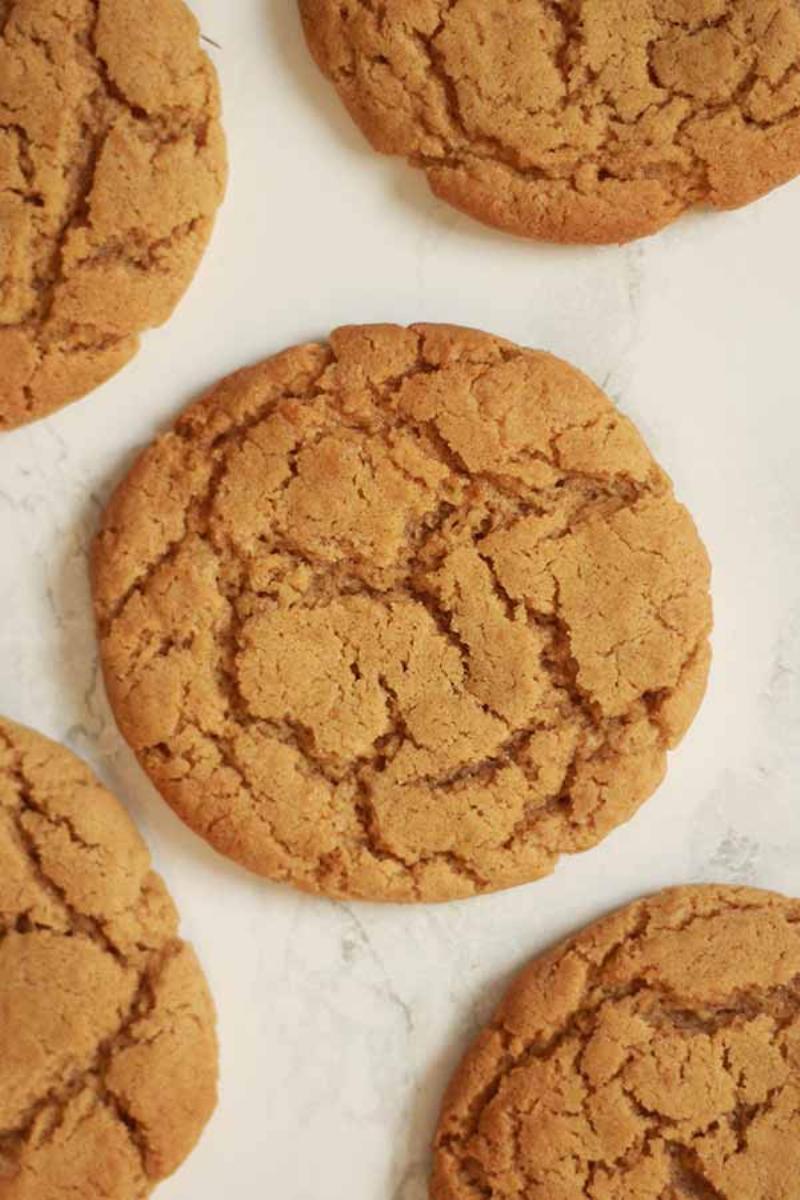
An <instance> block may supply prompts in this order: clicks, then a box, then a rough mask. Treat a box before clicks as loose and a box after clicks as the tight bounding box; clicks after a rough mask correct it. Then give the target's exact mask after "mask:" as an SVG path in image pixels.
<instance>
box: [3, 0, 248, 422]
mask: <svg viewBox="0 0 800 1200" xmlns="http://www.w3.org/2000/svg"><path fill="white" fill-rule="evenodd" d="M197 34H198V30H197V23H196V21H195V19H194V17H193V16H192V14H191V13H190V11H189V10H188V8H186V7H185V5H184V4H183V2H182V0H141V2H140V3H137V4H135V5H132V4H130V3H129V2H128V0H0V376H1V377H2V380H3V389H2V395H0V431H2V430H3V429H9V428H12V427H14V426H17V425H21V424H23V423H25V422H26V421H31V420H34V419H36V418H38V417H42V416H44V415H46V414H47V413H49V412H51V411H53V410H54V409H56V408H59V407H60V406H61V405H63V404H66V403H68V402H69V401H71V400H76V399H78V398H79V397H80V396H83V395H85V394H86V393H87V392H89V391H91V390H92V389H93V388H95V387H97V386H98V385H99V384H100V383H102V382H103V381H104V380H106V379H108V378H109V377H110V376H111V375H113V374H114V372H115V371H117V370H119V368H120V367H122V366H123V365H124V364H125V363H126V362H127V361H128V359H130V358H131V356H132V355H133V354H134V353H135V352H136V349H137V347H138V335H139V334H140V333H141V332H142V331H144V330H146V329H148V328H150V327H151V326H154V325H159V324H161V323H162V322H163V321H165V320H166V319H167V317H168V316H169V314H170V313H171V311H172V309H173V308H174V306H175V304H176V303H177V302H178V300H179V298H180V296H181V295H182V293H183V292H184V290H185V288H186V287H187V286H188V284H189V282H190V280H191V277H192V275H193V274H194V271H195V268H196V266H197V263H198V261H199V259H200V256H201V254H202V252H203V249H204V248H205V244H206V242H207V240H208V236H209V233H210V231H211V226H212V222H213V218H214V214H215V211H216V209H217V206H218V205H219V203H220V200H221V199H222V193H223V190H224V185H225V174H226V168H225V147H224V140H223V135H222V131H221V128H220V124H219V100H218V93H217V82H216V76H215V73H214V70H213V67H212V66H211V64H210V62H209V61H208V59H207V57H206V56H205V54H203V52H202V51H201V50H200V47H199V44H198V36H197Z"/></svg>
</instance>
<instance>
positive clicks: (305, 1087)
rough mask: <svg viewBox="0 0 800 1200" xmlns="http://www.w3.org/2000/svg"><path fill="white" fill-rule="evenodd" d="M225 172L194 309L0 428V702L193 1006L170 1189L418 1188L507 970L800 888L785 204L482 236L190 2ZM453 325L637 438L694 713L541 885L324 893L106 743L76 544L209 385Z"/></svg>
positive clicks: (791, 332)
mask: <svg viewBox="0 0 800 1200" xmlns="http://www.w3.org/2000/svg"><path fill="white" fill-rule="evenodd" d="M194 7H195V9H196V11H197V12H198V15H199V17H200V19H201V22H202V25H203V30H204V32H205V34H206V35H207V36H208V37H209V38H211V39H213V40H214V41H215V42H216V43H218V45H219V48H218V49H217V48H215V47H213V46H211V47H209V49H210V51H211V53H212V54H213V57H214V59H215V61H216V64H217V66H218V68H219V70H220V73H221V77H222V85H223V95H224V102H225V111H226V125H227V130H228V137H229V144H230V157H231V165H232V170H231V182H230V189H229V194H228V198H227V201H226V204H225V206H224V209H223V210H222V213H221V216H220V219H219V224H218V227H217V231H216V235H215V237H214V240H213V242H212V245H211V248H210V250H209V253H208V255H207V257H206V259H205V261H204V263H203V265H202V267H201V270H200V272H199V274H198V277H197V279H196V282H195V284H194V285H193V287H192V289H191V291H190V293H189V295H188V296H187V297H186V299H185V300H184V302H183V304H182V305H181V307H180V308H179V310H178V312H177V313H176V314H175V316H174V318H173V319H172V320H171V321H170V322H169V323H168V325H167V326H166V327H165V328H163V329H161V330H159V331H157V332H154V333H152V334H150V335H148V336H147V337H146V338H145V340H144V343H143V347H142V350H141V352H140V354H139V355H138V357H137V358H136V359H135V361H134V362H133V363H132V364H131V365H130V366H129V367H128V368H127V369H126V370H125V371H124V372H123V373H122V374H120V375H118V376H117V377H116V379H114V380H112V381H111V382H110V383H109V384H107V385H106V386H105V387H103V388H102V389H100V390H99V391H98V392H96V393H95V394H94V395H92V396H91V397H90V398H88V399H86V400H84V401H83V402H81V403H79V404H76V405H73V406H72V407H70V408H68V409H66V410H64V411H63V412H61V413H59V414H57V415H56V416H54V417H51V418H50V419H49V420H46V421H42V422H40V423H39V424H36V425H33V426H30V427H28V428H26V429H23V430H20V431H18V432H16V433H14V434H10V435H6V436H5V437H3V438H2V439H0V562H1V563H2V568H0V711H3V712H4V713H6V714H7V715H9V716H11V717H13V718H15V719H17V720H19V721H23V722H26V723H28V724H31V725H33V726H36V727H37V728H39V729H40V730H42V731H43V732H45V733H47V734H49V735H51V736H53V737H55V738H58V739H61V740H63V741H65V742H66V743H67V744H68V745H69V746H71V747H72V748H73V749H74V750H75V751H77V752H78V753H79V754H81V755H83V756H84V757H85V758H86V759H88V760H89V762H90V763H91V764H92V765H93V766H94V767H95V769H96V770H97V771H98V772H99V773H100V775H101V776H102V777H103V778H104V779H105V780H106V781H107V782H108V783H109V784H110V785H111V786H112V788H113V789H114V790H115V791H116V792H117V793H118V794H119V796H120V797H121V798H122V799H123V800H124V801H125V802H126V803H127V804H128V806H129V807H130V810H131V812H132V813H133V815H134V817H135V818H136V820H137V821H138V822H139V824H140V826H141V827H142V829H143V830H144V832H145V835H146V836H147V838H148V839H149V841H150V844H151V846H152V849H153V854H154V857H155V860H156V863H157V865H158V867H159V869H160V870H161V871H162V872H163V873H164V875H165V876H166V878H167V880H168V882H169V885H170V887H171V889H172V890H173V892H174V894H175V896H176V899H177V900H178V902H179V904H180V907H181V910H182V914H183V918H184V929H185V931H186V933H187V935H188V936H189V937H190V938H191V939H192V940H193V941H194V942H195V943H196V945H197V948H198V950H199V953H200V956H201V958H202V960H203V963H204V964H205V966H206V968H207V971H208V974H209V976H210V980H211V984H212V987H213V990H214V993H215V996H216V1000H217V1004H218V1007H219V1015H220V1031H221V1039H222V1089H221V1101H220V1105H219V1109H218V1111H217V1114H216V1116H215V1117H214V1119H213V1122H212V1124H211V1126H210V1127H209V1130H208V1132H207V1135H206V1136H205V1138H204V1139H203V1141H202V1143H201V1145H200V1146H199V1148H198V1150H197V1151H196V1153H195V1154H194V1155H193V1157H192V1158H191V1159H190V1161H189V1162H188V1163H187V1164H186V1165H185V1167H184V1168H183V1169H182V1170H181V1171H180V1172H179V1173H178V1174H177V1175H176V1176H175V1178H174V1179H172V1180H171V1181H169V1182H168V1183H166V1184H165V1185H164V1186H163V1187H162V1189H161V1190H160V1191H159V1197H163V1200H188V1198H189V1197H191V1200H218V1197H219V1196H220V1195H224V1194H226V1192H227V1191H229V1190H230V1188H231V1185H232V1183H233V1181H235V1189H236V1196H237V1200H250V1198H252V1200H255V1198H256V1197H263V1196H266V1195H270V1196H272V1195H275V1196H280V1197H281V1198H282V1200H342V1198H343V1197H347V1200H424V1197H425V1196H426V1174H427V1169H428V1159H427V1151H428V1144H429V1140H430V1137H431V1134H432V1132H433V1127H434V1122H435V1116H436V1111H437V1107H438V1104H439V1100H440V1096H441V1092H442V1089H443V1087H444V1084H445V1082H446V1079H447V1076H448V1074H449V1072H450V1070H451V1069H452V1067H453V1066H454V1064H455V1062H456V1061H457V1059H458V1057H459V1056H460V1054H461V1052H462V1050H463V1049H464V1047H465V1044H466V1041H467V1039H468V1038H469V1037H470V1036H471V1035H472V1033H473V1032H474V1031H475V1030H476V1028H477V1027H478V1025H479V1024H480V1023H481V1022H482V1020H483V1019H484V1018H485V1017H486V1016H487V1015H488V1013H489V1011H490V1009H491V1008H492V1006H493V1004H494V1002H495V1000H496V999H497V997H498V994H499V991H500V990H501V989H502V987H503V986H504V985H505V983H506V981H507V980H508V978H509V975H510V974H511V973H512V972H513V971H514V970H515V969H516V968H517V967H518V966H519V965H520V964H521V963H523V962H524V961H525V960H526V959H527V958H529V957H530V956H531V955H532V954H535V953H536V952H537V951H539V950H541V949H543V948H544V947H545V946H547V945H548V944H549V943H551V942H552V941H553V940H554V939H556V938H558V937H559V936H561V935H562V934H564V933H566V932H568V931H569V930H572V929H574V928H575V927H576V926H579V925H581V924H584V923H586V922H588V921H589V920H591V919H592V918H594V917H596V916H599V915H600V914H602V913H604V912H605V911H607V910H608V909H609V908H611V907H613V906H615V905H618V904H620V903H622V902H625V901H627V900H629V899H631V898H633V897H635V896H638V895H640V894H642V893H644V892H648V891H651V890H654V889H656V888H659V887H661V886H663V885H666V884H670V883H682V882H687V881H694V880H718V881H731V882H744V883H753V884H759V885H762V886H766V887H773V888H777V889H780V890H783V891H787V892H792V893H795V894H800V803H799V802H798V800H799V799H800V798H799V797H798V782H799V781H800V686H798V670H799V669H800V463H799V461H798V459H799V452H800V370H798V358H799V356H800V284H799V283H798V276H797V266H796V252H797V229H798V215H799V214H800V182H797V183H795V184H793V185H790V186H788V187H786V188H783V189H782V190H780V191H778V192H776V193H774V194H773V195H772V196H770V197H769V198H767V199H766V200H764V201H762V202H761V203H759V204H757V205H755V206H753V207H751V208H749V209H746V210H744V211H740V212H737V213H732V214H724V215H718V214H714V215H699V216H692V217H689V218H686V219H684V220H682V221H681V222H679V223H678V224H677V225H676V226H674V227H673V228H672V229H670V230H668V231H667V232H665V233H663V234H661V235H660V236H658V237H656V238H653V239H650V240H648V241H645V242H641V243H639V244H636V245H633V246H631V247H627V248H621V249H619V248H609V249H591V250H583V249H563V248H562V249H559V248H554V247H548V246H537V245H533V244H530V245H529V244H526V243H524V242H521V241H515V240H514V239H512V238H508V237H505V236H503V235H501V234H497V233H493V232H491V231H488V230H484V229H482V228H481V227H480V226H479V225H477V224H475V223H473V222H471V221H469V220H468V219H467V218H465V217H461V216H459V215H457V214H456V213H454V212H453V211H451V210H450V209H449V208H447V207H446V206H444V205H442V204H440V203H438V202H437V201H435V200H434V198H433V197H432V196H431V195H430V194H429V193H428V190H427V186H426V184H425V182H424V179H423V178H422V176H421V175H420V174H419V173H417V172H413V171H411V170H409V169H408V168H407V167H405V166H404V164H402V163H400V162H397V161H391V160H382V159H379V158H378V157H377V156H375V155H373V154H372V153H371V152H370V151H369V150H368V149H367V148H366V147H365V144H364V143H363V142H362V139H361V137H360V135H359V134H358V133H357V132H356V130H355V129H354V128H353V127H352V125H351V124H350V122H349V119H348V118H347V117H346V115H345V114H344V112H343V111H342V109H341V108H340V105H339V103H338V101H337V100H336V98H335V97H334V95H333V92H332V91H331V90H330V89H329V88H328V86H327V85H326V84H325V83H324V82H323V81H322V79H321V78H320V77H319V75H318V73H317V71H316V69H315V68H314V66H313V64H312V63H311V61H310V59H309V57H308V54H307V52H306V49H305V46H304V44H303V42H302V38H301V33H300V29H299V22H298V19H297V14H296V11H295V4H294V3H293V0H236V3H235V4H228V5H221V4H218V3H215V2H214V0H196V2H195V5H194ZM376 320H392V321H399V322H402V323H408V322H410V321H413V320H428V321H452V322H457V323H462V324H467V325H474V326H478V327H482V328H485V329H487V330H491V331H494V332H497V333H500V334H503V335H505V336H506V337H509V338H512V339H513V340H515V341H519V342H522V343H525V344H528V345H532V346H539V347H544V348H547V349H549V350H552V351H554V352H556V353H557V354H560V355H562V356H564V357H565V358H568V359H570V360H571V361H572V362H574V363H575V364H576V365H578V366H580V367H582V368H583V369H584V370H586V371H587V372H588V373H589V374H590V375H592V376H593V377H594V379H596V380H597V381H598V382H599V383H601V384H602V385H603V386H604V387H605V388H606V389H607V390H608V391H609V393H610V394H611V395H612V396H613V397H614V398H615V399H616V400H617V402H618V403H619V404H620V406H621V407H622V409H623V410H624V411H625V412H627V413H628V414H629V415H630V416H631V417H632V418H633V419H634V420H635V421H636V423H637V424H638V426H639V427H640V429H641V430H642V432H643V433H644V435H645V437H646V439H647V440H648V442H649V444H650V446H651V448H652V450H653V452H654V453H655V455H656V457H657V458H658V459H659V461H660V462H661V463H662V464H663V465H664V466H665V467H666V468H667V469H668V470H669V471H670V472H671V474H672V475H673V477H674V479H675V483H676V489H677V492H678V494H679V496H680V497H681V498H682V499H683V500H684V501H685V503H686V504H687V505H688V506H689V508H690V509H691V511H692V512H693V514H694V516H695V518H696V520H697V522H698V525H699V527H700V531H701V533H702V535H703V537H704V539H705V541H706V543H707V545H708V548H709V552H710V554H711V558H712V561H713V566H714V584H713V590H714V601H715V610H716V632H715V636H714V650H715V662H714V667H713V673H712V678H711V685H710V688H709V692H708V697H707V699H706V702H705V704H704V707H703V709H702V711H701V713H700V716H699V718H698V719H697V721H696V722H695V724H694V726H693V728H692V730H691V732H690V734H689V735H688V737H687V739H686V741H685V742H684V744H683V745H682V746H681V747H680V749H679V750H678V751H677V752H676V753H675V754H674V755H673V756H672V760H671V766H670V771H669V775H668V778H667V781H666V782H665V783H664V785H663V786H662V787H661V789H660V790H659V792H658V793H657V795H656V796H655V797H654V798H653V799H652V800H651V801H650V802H649V803H648V804H647V805H646V806H645V807H644V808H643V809H642V810H641V811H640V813H639V814H638V816H637V817H636V818H635V819H634V820H633V821H632V822H631V823H630V824H629V825H627V826H626V827H624V828H622V829H620V830H618V831H617V832H616V833H614V834H613V835H612V836H611V837H609V838H608V839H607V840H606V841H605V842H604V843H603V844H602V845H601V846H600V847H599V848H597V849H595V850H593V851H591V852H589V853H587V854H585V855H582V856H578V857H575V858H572V859H569V860H565V861H563V862H562V863H561V865H560V866H559V868H558V869H557V871H556V872H555V874H554V875H553V876H552V877H551V878H549V879H547V880H545V881H542V882H540V883H536V884H533V885H531V886H529V887H523V888H519V889H517V890H515V891H510V892H505V893H501V894H499V895H495V896H490V897H487V898H483V899H478V900H472V901H467V902H464V903H457V904H450V905H445V906H440V907H416V908H406V909H403V908H394V907H386V908H381V907H377V906H371V905H366V904H334V903H331V902H328V901H325V900H316V899H313V898H309V897H306V896H303V895H300V894H297V893H295V892H293V891H292V890H291V889H289V888H286V887H278V886H272V885H270V884H267V883H264V882H262V881H259V880H257V879H255V878H252V877H250V876H248V875H247V874H245V872H244V871H241V870H239V869H237V868H236V867H234V866H233V865H230V864H228V863H227V862H225V861H224V860H222V859H220V858H218V857H217V856H216V855H214V854H213V853H212V852H211V851H210V850H209V849H207V848H206V847H205V845H204V844H203V843H202V842H200V841H199V840H198V839H196V838H195V837H194V836H193V835H192V834H190V833H189V832H188V831H187V830H186V829H184V827H183V826H182V825H181V824H180V822H179V821H178V820H177V819H176V818H175V817H174V816H173V815H172V814H171V812H170V811H169V810H168V809H167V807H166V805H165V804H164V803H163V802H162V801H161V800H160V799H159V798H158V796H157V795H156V794H155V792H154V790H153V789H152V787H150V785H149V784H148V783H147V781H146V780H145V778H144V776H143V775H142V773H141V772H140V770H139V769H138V767H137V766H136V764H135V762H134V761H133V758H132V756H131V754H130V753H129V751H128V750H127V749H126V747H125V746H124V745H123V743H122V740H121V738H120V736H119V735H118V734H117V732H116V729H115V727H114V724H113V721H112V719H111V716H110V713H109V710H108V705H107V702H106V699H105V695H104V693H103V688H102V684H101V681H100V678H99V674H98V666H97V654H96V647H95V639H94V633H93V629H92V621H91V616H90V605H89V588H88V581H87V557H86V556H87V548H88V545H89V542H90V539H91V537H92V534H93V531H94V529H95V526H96V523H97V520H98V514H99V512H100V509H101V507H102V505H103V503H104V500H105V498H106V497H107V495H108V494H109V491H110V489H111V487H112V486H113V484H114V482H115V481H116V480H117V479H118V478H119V476H120V474H121V473H122V472H123V471H124V470H125V468H126V466H127V465H128V464H129V463H130V462H131V459H132V457H133V456H134V455H135V454H136V452H137V450H138V449H139V448H140V447H141V446H143V445H144V444H145V443H146V442H147V441H148V440H149V439H150V438H151V437H152V435H153V434H154V433H155V432H156V431H158V430H160V429H162V428H163V427H164V426H165V425H166V424H167V423H169V422H170V421H171V419H172V417H173V415H174V414H175V413H176V412H177V410H178V409H179V408H180V407H181V406H182V405H183V404H184V403H186V402H187V401H188V400H189V399H191V398H192V397H193V396H195V395H196V394H197V393H198V392H199V391H201V390H202V389H204V388H205V387H206V386H207V385H209V384H210V383H212V382H213V381H214V380H216V379H217V378H218V377H219V376H220V375H222V374H224V373H226V372H227V371H229V370H231V369H233V368H235V367H238V366H240V365H242V364H244V363H247V362H251V361H253V360H255V359H258V358H260V357H263V356H265V355H267V354H269V353H271V352H273V351H276V350H278V349H281V348H282V347H284V346H286V345H290V344H292V343H294V342H297V341H301V340H304V339H307V338H311V337H315V336H318V335H322V334H325V333H327V332H328V330H329V329H330V328H331V327H333V326H335V325H338V324H343V323H347V322H358V321H376Z"/></svg>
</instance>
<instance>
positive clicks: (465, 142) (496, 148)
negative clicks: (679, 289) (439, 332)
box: [300, 0, 800, 242]
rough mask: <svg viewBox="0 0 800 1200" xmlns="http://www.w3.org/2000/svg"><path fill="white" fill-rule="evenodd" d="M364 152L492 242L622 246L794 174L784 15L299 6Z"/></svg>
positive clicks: (751, 9)
mask: <svg viewBox="0 0 800 1200" xmlns="http://www.w3.org/2000/svg"><path fill="white" fill-rule="evenodd" d="M300 11H301V13H302V17H303V23H304V26H305V31H306V37H307V39H308V43H309V46H310V47H311V51H312V53H313V54H314V57H315V58H316V60H317V62H318V64H319V65H320V67H321V68H322V70H323V71H324V72H325V74H326V75H327V76H328V77H329V78H330V79H331V80H332V81H333V83H334V84H335V86H336V88H337V90H338V92H339V94H340V95H341V97H342V99H343V100H344V102H345V104H346V105H347V107H348V109H349V111H350V113H351V115H352V116H353V118H354V119H355V121H356V122H357V123H358V124H359V125H360V127H361V129H362V130H363V131H364V133H365V134H366V136H367V137H368V138H369V140H370V142H371V143H372V145H373V146H374V147H375V149H376V150H380V151H383V152H384V153H386V154H399V155H403V156H404V157H405V158H407V159H408V160H409V161H410V162H411V163H412V165H414V166H417V167H421V168H422V170H424V171H425V173H426V175H427V177H428V181H429V183H430V185H431V187H432V189H433V191H434V192H436V194H437V195H438V196H441V197H442V198H443V199H445V200H447V201H449V202H450V203H451V204H453V205H455V206H456V208H460V209H462V210H463V211H464V212H466V213H469V214H470V216H473V217H477V218H478V220H480V221H484V222H486V223H487V224H488V225H496V226H498V227H499V228H501V229H507V230H510V231H511V232H512V233H516V234H521V235H522V236H524V237H533V238H543V239H546V240H548V241H554V242H624V241H628V240H630V239H632V238H637V237H643V236H644V235H646V234H650V233H654V232H655V231H656V230H658V229H661V228H662V226H664V225H667V224H668V223H669V222H670V221H672V220H674V219H675V217H677V216H678V215H679V214H680V213H682V212H684V210H686V209H688V208H691V207H692V206H693V205H698V204H710V205H714V206H715V207H717V208H736V207H738V206H739V205H742V204H747V203H749V202H750V201H752V200H756V199H758V197H760V196H763V195H764V194H765V193H766V192H768V191H769V190H770V189H771V188H774V187H776V186H777V185H778V184H781V183H785V182H786V181H787V180H789V179H792V178H793V177H794V176H795V175H797V174H798V173H800V8H798V5H797V3H796V0H660V2H659V3H657V4H656V3H652V0H625V3H623V4H610V3H606V2H605V0H602V2H598V0H508V2H504V3H497V0H388V2H387V3H385V4H380V5H375V4H372V3H369V2H368V0H300Z"/></svg>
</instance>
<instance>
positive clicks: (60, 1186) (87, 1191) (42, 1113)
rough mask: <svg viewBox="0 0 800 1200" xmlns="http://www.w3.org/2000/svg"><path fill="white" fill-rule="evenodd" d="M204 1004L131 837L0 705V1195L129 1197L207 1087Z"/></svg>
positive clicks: (193, 1136) (126, 823)
mask: <svg viewBox="0 0 800 1200" xmlns="http://www.w3.org/2000/svg"><path fill="white" fill-rule="evenodd" d="M214 1027H215V1016H214V1009H213V1005H212V1003H211V999H210V997H209V994H208V990H207V987H206V983H205V979H204V977H203V973H202V971H201V969H200V966H199V964H198V962H197V960H196V958H195V956H194V953H193V951H192V950H191V948H190V947H189V946H187V945H186V943H184V942H182V941H181V940H180V939H179V937H178V933H177V917H176V913H175V909H174V907H173V904H172V901H171V900H170V897H169V895H168V894H167V892H166V889H165V887H164V884H163V883H162V882H161V879H160V878H159V877H158V875H156V874H155V873H154V872H153V871H152V870H151V866H150V856H149V854H148V852H147V848H146V847H145V845H144V843H143V842H142V840H141V838H140V837H139V835H138V833H137V832H136V830H135V829H134V827H133V825H132V824H131V821H130V820H129V818H128V816H127V815H126V813H125V811H124V809H123V808H122V806H121V805H120V804H119V803H118V802H117V800H115V799H114V797H113V796H111V795H110V794H109V793H108V792H107V791H106V790H105V789H104V788H103V787H101V785H100V784H99V783H98V782H97V780H96V779H95V778H94V777H93V776H92V774H91V772H90V771H89V770H88V768H87V767H86V766H85V765H84V764H83V763H82V762H80V761H79V760H78V759H77V758H75V757H74V756H73V755H72V754H70V753H69V752H68V751H66V750H65V749H64V748H63V747H62V746H58V745H55V744H54V743H53V742H50V741H48V740H47V739H46V738H43V737H41V736H40V735H39V734H35V733H32V732H31V731H30V730H27V729H23V728H21V727H19V726H17V725H14V724H12V723H11V722H9V721H6V720H2V719H0V1197H1V1198H2V1200H67V1198H68V1197H76V1196H80V1197H81V1200H101V1198H107V1197H112V1196H113V1197H114V1200H141V1198H143V1197H145V1196H147V1195H148V1194H149V1193H150V1191H151V1189H152V1187H153V1186H154V1184H156V1183H157V1182H158V1181H159V1180H160V1179H163V1178H164V1177H165V1176H166V1175H169V1174H170V1173H171V1172H172V1171H174V1170H175V1168H176V1167H177V1166H179V1164H180V1163H181V1162H182V1161H183V1159H184V1158H185V1157H186V1155H187V1154H188V1153H189V1151H190V1150H191V1149H192V1147H193V1146H194V1143H195V1141H196V1140H197V1138H198V1136H199V1134H200V1132H201V1130H202V1128H203V1126H204V1125H205V1123H206V1121H207V1120H208V1117H209V1115H210V1113H211V1111H212V1109H213V1107H214V1104H215V1101H216V1080H217V1045H216V1036H215V1032H214Z"/></svg>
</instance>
